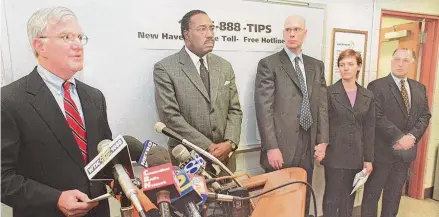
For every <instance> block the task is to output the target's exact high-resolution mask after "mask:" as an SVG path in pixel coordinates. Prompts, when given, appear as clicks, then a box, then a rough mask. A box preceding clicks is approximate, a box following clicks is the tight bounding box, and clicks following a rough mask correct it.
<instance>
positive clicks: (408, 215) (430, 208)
mask: <svg viewBox="0 0 439 217" xmlns="http://www.w3.org/2000/svg"><path fill="white" fill-rule="evenodd" d="M110 204H111V211H112V217H120V213H119V210H118V209H119V206H118V204H117V202H115V201H114V200H111V201H110ZM399 211H400V212H399V214H398V217H439V201H435V200H431V199H427V200H415V199H412V198H408V197H403V198H402V201H401V205H400V210H399ZM1 216H2V217H12V211H11V209H10V208H9V207H7V206H5V205H2V210H1Z"/></svg>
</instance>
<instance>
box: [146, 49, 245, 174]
mask: <svg viewBox="0 0 439 217" xmlns="http://www.w3.org/2000/svg"><path fill="white" fill-rule="evenodd" d="M206 58H207V64H208V68H209V79H210V90H206V87H205V86H204V84H203V82H202V80H201V77H200V75H199V74H198V71H197V69H196V68H195V65H194V63H193V62H192V60H191V58H190V56H189V54H188V53H187V52H186V50H185V48H184V47H183V48H182V49H181V50H180V52H178V53H176V54H173V55H171V56H168V57H166V58H164V59H163V60H161V61H159V62H158V63H156V64H155V66H154V85H155V100H156V104H157V112H158V115H159V117H160V121H162V122H163V123H165V124H166V125H167V126H168V127H169V128H171V129H173V130H174V131H175V132H177V133H179V134H180V135H182V136H183V137H185V138H186V139H187V140H188V141H190V142H192V143H194V144H195V145H197V146H199V147H201V148H203V149H205V150H207V149H208V148H209V146H210V145H211V144H213V143H220V142H224V141H225V140H231V141H233V142H234V143H235V144H237V145H238V144H239V140H240V135H241V122H242V111H241V106H240V103H239V96H238V91H237V89H236V84H235V73H234V72H233V69H232V65H231V64H230V63H229V62H228V61H226V60H225V59H223V58H221V57H219V56H217V55H215V54H212V53H209V54H207V57H206ZM208 91H209V92H210V97H209V94H208ZM176 145H178V142H177V141H175V140H173V139H170V140H169V142H168V146H169V148H170V150H171V149H172V148H173V147H175V146H176ZM228 166H229V168H230V169H231V170H232V171H233V170H234V167H235V162H234V160H233V159H231V161H229V165H228Z"/></svg>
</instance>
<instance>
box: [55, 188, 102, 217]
mask: <svg viewBox="0 0 439 217" xmlns="http://www.w3.org/2000/svg"><path fill="white" fill-rule="evenodd" d="M89 200H90V199H89V198H88V196H87V195H86V194H84V193H82V192H80V191H78V190H70V191H63V192H62V193H61V196H60V197H59V199H58V204H57V205H58V209H59V210H61V212H62V213H63V214H64V215H65V216H67V217H80V216H85V215H86V214H87V213H88V211H90V210H91V209H92V208H93V207H95V206H97V205H98V204H99V202H93V203H87V201H89Z"/></svg>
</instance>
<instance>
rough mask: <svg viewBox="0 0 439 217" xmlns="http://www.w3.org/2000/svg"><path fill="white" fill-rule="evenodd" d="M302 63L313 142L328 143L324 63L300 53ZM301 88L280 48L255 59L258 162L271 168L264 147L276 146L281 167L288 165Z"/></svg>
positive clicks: (296, 134)
mask: <svg viewBox="0 0 439 217" xmlns="http://www.w3.org/2000/svg"><path fill="white" fill-rule="evenodd" d="M303 63H304V68H305V74H306V82H307V86H308V94H309V96H310V97H309V98H310V104H311V115H312V117H313V124H312V126H311V128H310V131H311V143H310V144H306V145H309V146H310V148H311V150H312V151H314V146H315V145H317V144H320V143H328V103H327V99H328V98H327V95H326V91H327V90H326V81H325V66H324V65H323V62H322V61H320V60H317V59H314V58H312V57H310V56H307V55H303ZM301 105H302V91H301V90H300V83H299V78H298V77H297V73H296V72H295V71H294V67H293V64H292V63H291V61H290V59H289V57H288V55H287V53H286V52H285V50H284V49H282V50H281V51H280V52H278V53H275V54H273V55H271V56H268V57H265V58H264V59H262V60H260V61H259V64H258V70H257V74H256V80H255V108H256V118H257V123H258V128H259V133H260V135H261V145H262V151H261V159H260V163H261V165H262V167H263V168H264V169H266V170H272V167H271V166H270V164H269V163H268V159H267V151H268V150H270V149H275V148H279V149H280V151H281V152H282V156H283V160H284V167H290V166H291V164H292V162H293V157H294V155H295V151H296V142H297V141H298V140H299V129H300V125H299V119H300V118H299V117H300V116H299V115H300V108H301Z"/></svg>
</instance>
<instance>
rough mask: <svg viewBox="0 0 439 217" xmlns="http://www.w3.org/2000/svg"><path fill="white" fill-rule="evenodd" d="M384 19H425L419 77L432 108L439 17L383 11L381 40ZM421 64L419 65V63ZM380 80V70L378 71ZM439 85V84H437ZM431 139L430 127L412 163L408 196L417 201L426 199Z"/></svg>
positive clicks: (438, 39)
mask: <svg viewBox="0 0 439 217" xmlns="http://www.w3.org/2000/svg"><path fill="white" fill-rule="evenodd" d="M384 17H395V18H402V19H408V20H419V19H425V21H426V33H427V42H426V43H425V44H424V45H423V49H422V54H420V56H422V62H421V72H422V73H420V76H419V82H421V83H422V84H424V85H425V86H426V88H427V97H428V105H429V107H430V111H431V106H432V104H433V92H434V85H435V76H436V66H437V60H438V49H439V16H437V15H429V14H421V13H410V12H402V11H394V10H384V9H382V10H381V18H380V27H379V28H380V39H379V41H381V40H382V38H381V25H382V22H383V18H384ZM380 45H381V43H378V61H377V69H379V54H380V48H381V46H380ZM418 64H419V63H418ZM377 78H378V70H377ZM437 85H439V84H437ZM429 138H430V126H429V127H428V128H427V130H426V132H425V134H424V136H423V137H422V139H421V140H420V141H419V143H418V152H417V156H416V160H415V161H413V162H412V164H411V166H410V168H411V174H410V178H409V180H410V181H409V186H408V187H409V188H408V189H409V190H408V192H407V195H408V196H409V197H413V198H416V199H423V198H424V178H425V169H426V168H425V167H426V162H427V150H428V140H429Z"/></svg>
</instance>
